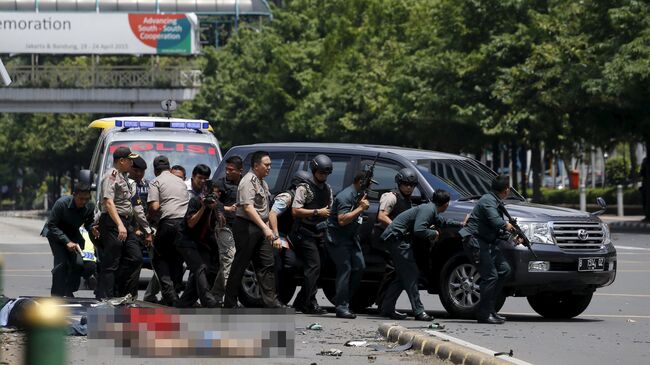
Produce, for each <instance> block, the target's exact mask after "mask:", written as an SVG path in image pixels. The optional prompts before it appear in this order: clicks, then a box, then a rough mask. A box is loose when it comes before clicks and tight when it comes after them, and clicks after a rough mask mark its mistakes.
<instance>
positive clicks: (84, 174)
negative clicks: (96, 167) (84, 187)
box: [79, 170, 97, 191]
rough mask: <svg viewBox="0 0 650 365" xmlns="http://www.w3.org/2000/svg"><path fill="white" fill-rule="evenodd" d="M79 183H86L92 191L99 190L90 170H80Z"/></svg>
mask: <svg viewBox="0 0 650 365" xmlns="http://www.w3.org/2000/svg"><path fill="white" fill-rule="evenodd" d="M79 182H80V183H85V184H88V186H90V190H92V191H94V190H97V184H95V176H94V174H93V172H92V171H90V170H80V171H79Z"/></svg>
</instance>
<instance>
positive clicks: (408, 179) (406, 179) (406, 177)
mask: <svg viewBox="0 0 650 365" xmlns="http://www.w3.org/2000/svg"><path fill="white" fill-rule="evenodd" d="M395 182H396V183H397V184H417V183H418V175H416V174H415V171H413V170H412V169H410V168H408V167H405V168H403V169H401V170H399V172H397V175H395Z"/></svg>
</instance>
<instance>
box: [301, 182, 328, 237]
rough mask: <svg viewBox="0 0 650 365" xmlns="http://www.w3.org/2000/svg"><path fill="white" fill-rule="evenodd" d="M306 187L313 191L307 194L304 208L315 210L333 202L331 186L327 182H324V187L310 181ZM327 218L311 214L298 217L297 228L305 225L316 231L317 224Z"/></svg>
mask: <svg viewBox="0 0 650 365" xmlns="http://www.w3.org/2000/svg"><path fill="white" fill-rule="evenodd" d="M306 188H308V189H309V190H310V192H311V194H309V192H308V193H307V194H306V197H307V199H306V201H305V204H304V205H303V209H308V210H314V209H321V208H324V207H328V206H329V205H330V203H331V201H330V195H331V193H330V186H329V184H327V183H324V184H323V186H322V187H319V186H318V185H316V184H315V183H313V182H311V181H310V182H309V184H307V186H306ZM309 195H311V196H312V197H311V199H309ZM326 220H327V217H319V216H316V217H314V216H309V217H305V218H298V219H296V227H295V228H296V229H297V228H300V227H301V226H302V227H305V228H307V229H309V230H310V231H314V230H315V229H316V225H317V224H318V223H320V222H324V221H326Z"/></svg>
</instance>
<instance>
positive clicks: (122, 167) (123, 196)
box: [96, 147, 152, 299]
mask: <svg viewBox="0 0 650 365" xmlns="http://www.w3.org/2000/svg"><path fill="white" fill-rule="evenodd" d="M137 157H138V155H137V154H135V153H132V152H131V150H130V149H129V148H128V147H119V148H117V149H116V150H115V152H113V167H112V168H111V169H109V170H108V171H107V172H106V175H104V177H103V179H102V205H101V216H100V217H99V235H100V239H101V244H102V247H101V250H100V251H99V254H100V257H99V259H100V267H101V269H100V271H99V284H98V290H97V294H96V295H97V297H98V299H103V298H111V297H115V296H116V295H119V296H123V295H126V294H127V293H131V295H133V296H134V297H137V293H138V280H139V278H140V268H141V267H142V251H141V250H140V245H139V244H138V241H137V239H136V237H135V234H134V232H133V229H132V228H131V225H130V224H129V221H130V219H131V215H132V214H135V219H136V220H137V221H138V224H139V225H140V226H141V227H142V228H143V229H144V231H145V234H146V236H145V244H146V245H148V246H149V245H151V243H152V232H151V228H150V227H149V223H148V222H147V219H146V217H145V214H144V210H143V209H142V207H139V206H133V204H132V203H131V199H132V198H133V195H134V194H135V191H132V190H131V189H130V185H129V182H128V180H127V177H126V173H127V172H129V170H130V169H131V166H132V165H133V160H134V159H136V158H137Z"/></svg>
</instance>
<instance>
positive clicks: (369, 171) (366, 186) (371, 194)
mask: <svg viewBox="0 0 650 365" xmlns="http://www.w3.org/2000/svg"><path fill="white" fill-rule="evenodd" d="M378 158H379V153H378V154H377V156H375V159H374V160H373V161H372V164H371V165H366V166H365V167H364V168H363V172H364V175H363V178H362V179H361V192H360V193H359V194H358V196H357V202H356V204H354V207H355V208H356V207H358V206H359V203H360V202H361V199H362V198H363V196H364V195H366V197H367V198H372V199H378V198H379V193H378V192H376V191H374V190H371V189H370V185H372V184H376V183H377V182H376V181H374V180H373V179H372V178H373V175H374V174H375V165H376V164H377V159H378Z"/></svg>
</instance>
